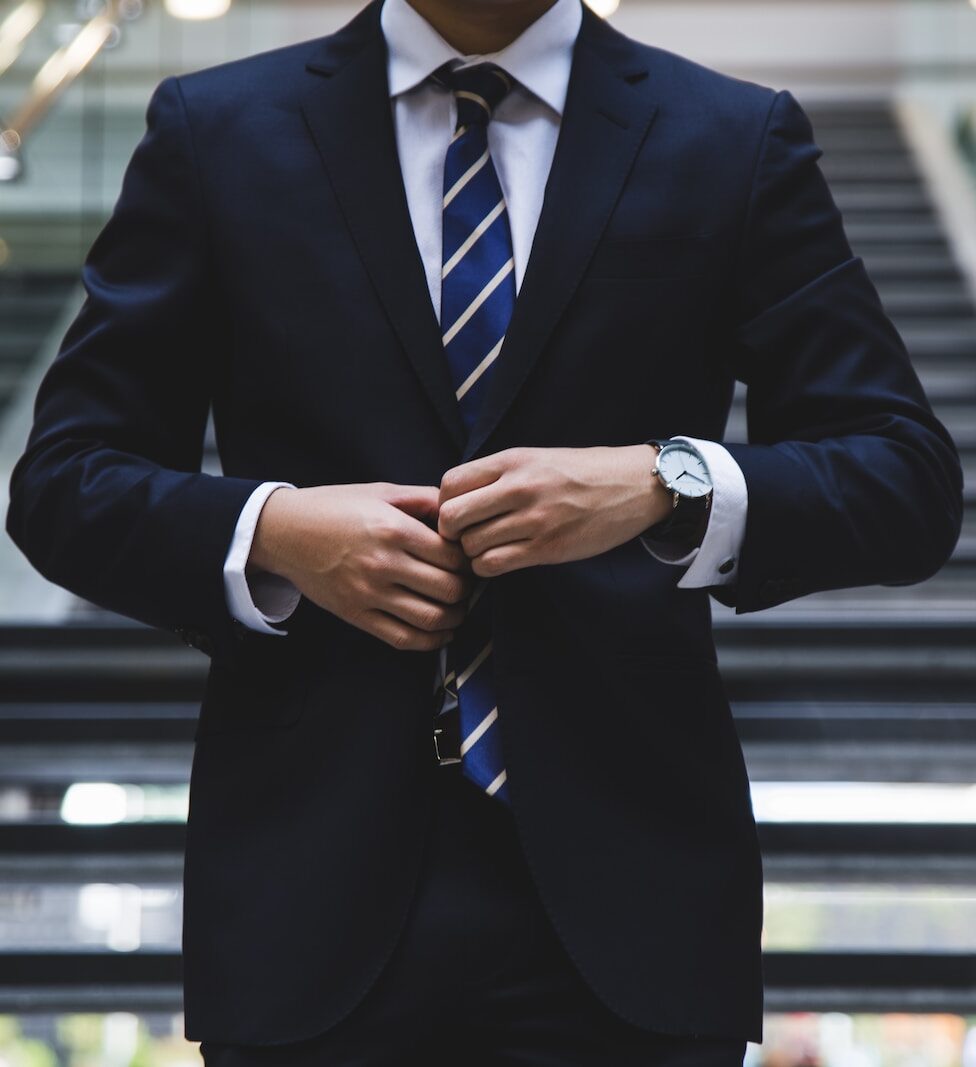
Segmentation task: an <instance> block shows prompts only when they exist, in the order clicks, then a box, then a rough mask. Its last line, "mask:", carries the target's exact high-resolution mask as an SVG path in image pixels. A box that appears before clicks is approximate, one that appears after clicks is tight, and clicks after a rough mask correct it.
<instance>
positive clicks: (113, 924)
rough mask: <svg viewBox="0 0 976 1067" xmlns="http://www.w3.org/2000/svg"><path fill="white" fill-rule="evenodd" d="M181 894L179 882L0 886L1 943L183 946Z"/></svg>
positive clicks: (29, 948)
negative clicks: (168, 883)
mask: <svg viewBox="0 0 976 1067" xmlns="http://www.w3.org/2000/svg"><path fill="white" fill-rule="evenodd" d="M182 903H183V895H182V891H181V889H180V887H179V886H177V885H172V884H170V885H166V884H158V885H114V884H110V883H106V882H89V883H84V884H82V885H37V884H31V885H27V884H24V885H18V884H12V883H10V882H8V881H4V883H3V885H2V886H0V945H2V946H3V949H4V951H6V952H36V951H40V950H54V949H57V950H61V951H64V950H78V949H93V948H102V949H109V950H111V951H114V952H136V951H138V950H139V949H143V950H149V949H151V950H155V951H162V950H175V951H178V950H179V948H180V926H181V917H182V911H181V909H182Z"/></svg>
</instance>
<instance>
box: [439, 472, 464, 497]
mask: <svg viewBox="0 0 976 1067" xmlns="http://www.w3.org/2000/svg"><path fill="white" fill-rule="evenodd" d="M460 484H461V474H460V472H459V471H458V470H457V468H455V467H452V468H451V470H449V471H446V472H445V473H444V477H443V478H441V490H442V491H446V492H453V491H454V490H455V489H457V487H458V486H459V485H460Z"/></svg>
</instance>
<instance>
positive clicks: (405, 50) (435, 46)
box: [224, 0, 747, 659]
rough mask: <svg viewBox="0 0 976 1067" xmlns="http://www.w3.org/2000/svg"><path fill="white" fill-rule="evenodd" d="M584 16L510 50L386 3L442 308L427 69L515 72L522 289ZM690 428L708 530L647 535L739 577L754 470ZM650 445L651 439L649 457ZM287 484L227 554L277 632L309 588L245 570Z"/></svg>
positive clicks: (692, 562)
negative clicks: (473, 41)
mask: <svg viewBox="0 0 976 1067" xmlns="http://www.w3.org/2000/svg"><path fill="white" fill-rule="evenodd" d="M582 16H583V11H582V5H581V0H556V3H554V4H553V6H552V7H551V8H549V10H548V11H546V12H545V14H543V15H542V16H541V17H540V18H539V19H537V20H536V21H535V22H534V23H532V25H531V26H529V27H528V29H527V30H525V32H524V33H522V35H521V36H520V37H518V38H517V39H516V40H515V41H513V42H512V43H511V44H510V45H508V46H507V47H506V48H503V49H502V50H501V51H500V52H495V53H493V54H492V55H490V56H462V55H461V54H460V53H459V52H457V51H456V50H455V49H454V48H452V47H451V45H449V44H448V43H447V41H445V40H444V39H443V38H442V37H441V36H440V35H439V34H438V33H437V32H436V31H435V30H434V28H433V27H432V26H431V25H430V23H429V22H427V21H426V19H424V18H422V17H421V16H420V15H419V14H418V13H417V12H416V11H415V10H414V9H413V8H412V7H411V6H410V4H409V3H408V2H407V0H385V2H384V4H383V10H382V12H381V23H382V28H383V34H384V36H385V37H386V42H387V47H388V53H389V60H388V78H389V88H390V99H391V105H392V108H393V120H394V126H395V130H396V140H397V149H398V153H399V157H400V168H401V171H402V174H403V182H404V187H405V189H406V195H407V206H408V208H409V211H410V219H411V222H412V224H413V230H414V235H415V237H416V241H417V247H418V249H419V251H420V256H421V259H422V260H423V265H424V270H425V272H426V274H427V284H428V287H429V289H430V298H431V301H432V302H433V305H434V311H435V313H436V314H437V316H438V318H439V317H440V303H441V261H442V255H441V227H442V215H441V212H442V205H441V202H442V199H443V181H444V159H445V156H446V154H447V146H448V142H449V140H450V138H451V135H452V134H453V132H454V125H455V117H456V106H455V102H454V97H453V96H452V95H451V94H450V93H445V92H444V91H443V90H441V89H439V88H437V87H435V86H434V85H432V83H431V82H429V81H428V80H427V79H428V78H429V76H430V75H431V74H432V73H433V72H434V71H435V70H436V69H437V68H438V67H440V66H441V65H442V64H443V63H446V62H448V61H451V60H453V61H455V62H458V61H460V62H459V65H466V64H469V63H476V62H483V61H485V60H489V59H490V60H491V61H492V62H493V63H497V64H498V65H499V66H500V67H502V68H503V69H504V70H506V71H507V72H508V73H509V74H510V75H511V76H512V77H513V79H514V80H515V86H514V88H513V89H512V91H511V92H510V93H509V94H508V95H507V96H506V97H505V98H504V99H503V100H502V101H501V103H500V104H499V105H498V107H497V108H496V109H495V112H494V114H493V115H492V120H491V122H490V123H489V125H488V146H489V149H490V151H491V158H492V162H493V163H494V166H495V170H496V171H497V172H498V180H499V182H500V183H501V187H502V192H503V193H504V195H505V202H506V206H507V209H508V217H509V223H510V226H511V232H512V249H513V254H514V258H515V285H516V291H518V289H519V288H520V287H521V284H522V277H523V275H524V273H525V266H526V263H527V262H528V258H529V252H530V251H531V248H532V239H533V237H534V235H535V229H536V224H537V223H538V221H539V214H540V212H541V210H542V199H543V195H544V192H545V186H546V181H547V179H548V176H549V169H550V167H551V165H552V159H553V155H554V153H555V150H556V140H557V138H558V136H559V126H560V122H561V120H562V113H563V108H564V106H565V103H566V92H567V89H568V86H569V75H570V69H571V66H572V57H573V46H574V44H575V41H576V36H577V34H578V32H579V28H580V23H581V21H582ZM445 358H446V357H445ZM503 358H504V356H503ZM683 439H684V440H686V441H690V442H691V443H692V444H694V445H695V446H696V447H697V448H698V449H699V451H700V452H701V453H702V456H703V457H704V459H705V464H706V466H707V467H708V470H709V473H710V474H711V476H712V481H713V485H714V490H713V495H712V505H711V509H710V515H709V520H708V528H707V530H706V532H705V536H704V538H703V540H702V543H701V545H700V546H698V547H697V548H695V549H693V550H692V551H691V552H689V553H687V554H681V555H675V554H674V552H673V551H670V552H669V550H668V549H667V548H666V547H664V546H662V545H655V544H654V543H653V542H652V541H650V540H649V539H645V538H642V539H641V540H642V543H643V544H644V546H645V548H647V550H648V551H649V552H651V553H652V554H653V555H654V556H655V557H656V558H657V559H660V560H662V561H663V562H665V563H672V564H675V565H677V566H685V565H687V566H688V570H687V571H686V572H685V573H684V574H683V575H682V577H681V579H680V580H679V581H678V587H679V588H682V589H690V588H699V587H702V586H709V585H725V584H729V583H732V582H734V581H735V578H736V568H737V564H738V556H739V548H740V546H741V543H742V538H743V536H744V534H745V522H746V507H747V495H746V482H745V477H744V475H743V474H742V470H741V468H740V467H739V465H738V464H737V463H736V461H735V460H734V459H733V458H732V456H731V455H730V454H729V452H728V451H727V450H726V449H725V448H723V447H722V445H720V444H718V443H716V442H714V441H703V440H699V439H697V438H693V437H684V438H683ZM636 443H637V442H635V444H636ZM651 455H652V454H651V451H650V449H648V458H649V459H650V458H651ZM282 486H290V483H288V482H267V483H265V484H263V485H261V486H260V487H259V488H258V489H256V490H255V491H254V493H253V494H252V496H251V497H250V499H249V500H248V501H247V503H246V504H245V506H244V508H243V510H242V511H241V515H240V519H239V520H238V523H237V528H236V530H235V533H234V537H233V539H232V542H231V546H230V550H229V551H228V553H227V557H226V560H225V563H224V588H225V593H226V597H227V605H228V608H229V610H230V612H231V614H232V615H233V616H234V617H235V618H236V619H238V620H239V621H240V622H242V623H244V625H245V626H248V627H250V628H251V629H253V630H259V631H262V632H264V633H271V634H280V633H282V632H283V631H282V630H280V629H276V628H275V627H274V626H272V625H271V624H272V623H281V622H284V621H285V620H286V619H287V618H288V617H289V616H290V615H291V614H292V612H293V611H294V610H295V607H296V606H297V604H298V601H299V597H300V594H299V593H298V590H297V589H295V587H294V586H293V585H292V584H291V583H290V582H288V581H286V580H284V579H282V578H279V577H277V576H276V575H271V574H263V573H257V574H252V575H250V576H246V574H245V566H246V564H247V560H248V557H249V556H250V551H251V542H252V540H253V537H254V530H255V527H256V526H257V521H258V517H259V516H260V513H261V509H262V508H263V507H264V504H265V501H266V500H267V499H268V497H269V496H270V495H271V493H272V492H274V490H275V489H277V488H280V487H282ZM720 568H721V569H720ZM442 659H443V657H442Z"/></svg>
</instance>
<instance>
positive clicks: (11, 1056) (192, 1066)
mask: <svg viewBox="0 0 976 1067" xmlns="http://www.w3.org/2000/svg"><path fill="white" fill-rule="evenodd" d="M0 1063H2V1064H3V1065H4V1067H200V1065H201V1063H202V1060H201V1059H200V1056H199V1053H198V1052H197V1046H196V1045H194V1044H190V1043H189V1042H187V1041H186V1040H184V1038H183V1017H182V1015H178V1014H176V1013H168V1014H160V1015H149V1016H141V1017H140V1016H136V1015H132V1014H129V1013H128V1012H113V1013H111V1014H109V1015H60V1016H56V1015H28V1016H21V1017H16V1016H2V1015H0Z"/></svg>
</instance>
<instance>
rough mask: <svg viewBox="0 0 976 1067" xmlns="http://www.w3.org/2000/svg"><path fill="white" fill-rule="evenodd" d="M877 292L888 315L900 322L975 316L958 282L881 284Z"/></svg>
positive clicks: (968, 296) (975, 307) (975, 306)
mask: <svg viewBox="0 0 976 1067" xmlns="http://www.w3.org/2000/svg"><path fill="white" fill-rule="evenodd" d="M878 292H879V295H880V297H881V301H882V303H883V304H884V306H885V310H886V311H887V312H888V314H889V315H899V316H902V317H903V318H908V317H910V316H917V317H918V318H933V317H940V318H944V317H949V316H953V317H959V318H965V319H969V318H972V317H974V316H976V303H974V300H973V297H972V295H971V294H970V292H969V290H968V288H967V287H966V286H965V285H964V284H963V283H962V282H961V281H938V280H936V281H926V280H924V279H920V280H918V281H914V282H912V283H906V282H898V281H895V282H890V281H886V282H882V283H881V284H880V285H879V286H878Z"/></svg>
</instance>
